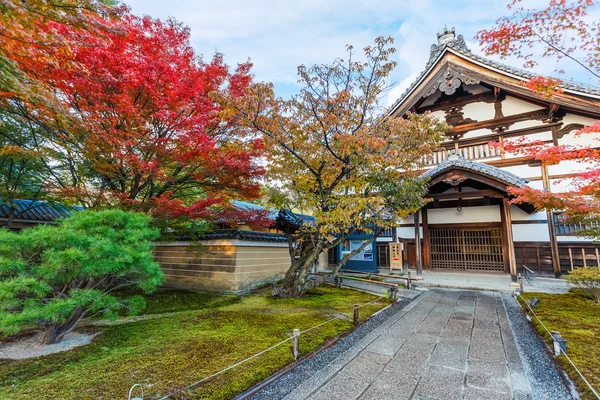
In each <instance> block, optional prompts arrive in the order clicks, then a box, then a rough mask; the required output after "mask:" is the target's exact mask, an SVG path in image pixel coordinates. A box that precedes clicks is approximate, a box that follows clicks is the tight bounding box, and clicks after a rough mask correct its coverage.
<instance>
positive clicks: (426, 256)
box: [421, 208, 431, 269]
mask: <svg viewBox="0 0 600 400" xmlns="http://www.w3.org/2000/svg"><path fill="white" fill-rule="evenodd" d="M421 217H422V221H421V224H422V226H423V268H425V269H430V268H431V244H430V243H429V220H428V218H427V209H426V208H422V209H421Z"/></svg>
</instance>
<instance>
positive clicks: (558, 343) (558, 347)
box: [551, 331, 567, 357]
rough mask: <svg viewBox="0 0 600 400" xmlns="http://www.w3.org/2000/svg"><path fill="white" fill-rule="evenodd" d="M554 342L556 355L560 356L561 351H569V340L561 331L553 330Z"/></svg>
mask: <svg viewBox="0 0 600 400" xmlns="http://www.w3.org/2000/svg"><path fill="white" fill-rule="evenodd" d="M551 334H552V342H553V344H554V356H555V357H558V356H560V353H566V352H567V341H566V340H565V338H563V337H562V336H561V335H560V332H556V331H552V332H551Z"/></svg>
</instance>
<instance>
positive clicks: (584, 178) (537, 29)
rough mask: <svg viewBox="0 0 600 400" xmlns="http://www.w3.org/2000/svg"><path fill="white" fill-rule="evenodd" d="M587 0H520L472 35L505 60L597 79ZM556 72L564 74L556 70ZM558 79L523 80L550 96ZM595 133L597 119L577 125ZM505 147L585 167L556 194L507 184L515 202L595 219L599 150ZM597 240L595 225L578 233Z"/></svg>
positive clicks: (598, 39) (599, 39)
mask: <svg viewBox="0 0 600 400" xmlns="http://www.w3.org/2000/svg"><path fill="white" fill-rule="evenodd" d="M594 5H595V4H594V2H593V1H591V0H576V1H571V2H568V1H555V0H551V1H549V2H548V6H547V7H545V8H542V9H526V8H525V7H524V5H523V2H522V1H521V0H514V1H512V2H511V3H509V9H510V10H511V11H512V15H510V16H507V17H502V18H500V19H499V20H498V21H497V22H496V25H495V26H494V27H493V28H492V29H489V30H482V31H480V32H479V33H478V35H477V38H478V39H479V40H480V43H481V45H482V46H483V48H484V50H485V52H486V53H487V54H488V55H498V56H500V57H503V58H506V57H510V56H516V57H518V58H521V59H523V60H524V64H525V67H528V68H533V67H535V66H536V65H537V63H538V61H537V60H539V59H541V58H549V59H554V60H556V61H560V62H565V61H571V62H573V63H575V64H576V65H578V66H579V67H580V68H581V70H582V71H585V72H586V73H587V74H588V75H589V76H590V77H592V78H593V79H596V80H600V30H599V29H598V27H599V26H600V21H598V20H594V19H593V18H592V17H591V16H590V15H589V13H588V11H589V10H590V9H591V8H592V7H593V6H594ZM557 72H558V73H563V71H562V70H558V71H557ZM560 83H561V80H560V79H557V78H552V77H543V76H538V77H534V78H533V79H531V80H530V81H529V82H527V83H526V86H527V87H529V88H530V89H531V90H532V91H535V92H536V93H538V94H541V95H542V96H546V97H549V98H551V97H552V96H553V95H556V94H557V93H558V92H560V91H561V89H560ZM592 132H600V122H595V123H594V124H592V125H590V126H588V127H585V128H583V129H581V130H580V131H579V132H577V133H576V135H588V134H590V133H592ZM503 148H504V150H505V151H508V152H511V153H514V154H518V155H522V156H528V157H532V158H534V159H536V160H539V161H541V162H542V164H543V165H546V166H547V165H553V164H558V163H559V162H561V161H566V160H571V161H576V162H580V163H582V164H583V165H585V166H586V167H587V170H586V172H583V173H580V174H577V176H576V177H575V178H574V179H573V182H572V185H571V188H570V189H569V190H566V191H564V192H561V193H550V192H546V191H543V190H537V189H533V188H530V187H525V188H522V189H517V188H511V192H512V194H513V195H515V196H516V198H515V200H514V202H528V203H531V204H533V205H534V206H535V207H536V208H537V209H546V210H564V211H565V212H566V215H567V217H568V218H570V220H571V221H573V222H580V221H584V220H587V221H590V220H595V221H599V220H600V151H599V150H597V149H595V148H592V147H586V148H582V147H581V146H574V145H559V146H553V145H551V144H550V145H549V144H545V143H543V142H542V141H527V140H514V141H506V142H505V143H504V145H503ZM580 233H581V234H582V235H587V236H592V237H595V238H600V230H599V229H590V230H586V231H584V232H580Z"/></svg>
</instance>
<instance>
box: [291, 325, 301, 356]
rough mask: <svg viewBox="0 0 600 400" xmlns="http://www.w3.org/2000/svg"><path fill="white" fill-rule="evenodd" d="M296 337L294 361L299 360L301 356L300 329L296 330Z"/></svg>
mask: <svg viewBox="0 0 600 400" xmlns="http://www.w3.org/2000/svg"><path fill="white" fill-rule="evenodd" d="M292 336H293V337H294V339H293V342H294V349H293V353H294V360H297V359H298V356H299V355H300V329H294V333H293V335H292Z"/></svg>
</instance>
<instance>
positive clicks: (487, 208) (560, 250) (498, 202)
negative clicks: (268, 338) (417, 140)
mask: <svg viewBox="0 0 600 400" xmlns="http://www.w3.org/2000/svg"><path fill="white" fill-rule="evenodd" d="M534 76H535V75H533V74H532V73H530V72H526V71H523V70H520V69H517V68H513V67H509V66H507V65H504V64H501V63H498V62H495V61H492V60H489V59H487V58H484V57H481V56H478V55H475V54H473V53H472V52H471V51H470V50H469V48H468V47H467V45H466V43H465V41H464V38H463V37H462V35H458V36H456V35H455V31H454V28H452V29H451V30H444V32H442V33H440V34H438V42H437V44H434V45H432V47H431V53H430V57H429V61H428V62H427V64H426V66H425V69H424V70H423V72H422V73H421V74H420V75H419V77H418V78H417V79H416V81H415V82H414V83H413V84H412V85H411V86H410V87H409V88H408V89H407V90H406V92H405V93H404V94H403V95H402V96H401V97H400V98H399V99H398V100H397V101H396V103H395V104H394V105H393V106H392V107H391V109H390V115H391V116H393V117H398V118H400V117H402V116H403V115H405V113H407V112H409V111H410V112H415V113H424V112H431V113H432V114H433V115H435V116H437V117H439V118H441V119H443V120H445V121H446V122H447V123H448V124H449V125H451V126H452V129H451V130H450V131H449V132H446V140H445V141H444V142H443V143H442V146H441V147H442V149H441V150H439V151H437V152H435V153H434V154H433V156H430V157H428V158H427V159H426V160H425V161H426V164H427V168H426V169H424V170H423V171H422V173H423V174H424V175H425V176H427V177H428V178H429V179H430V181H429V186H428V187H429V192H428V197H429V198H431V199H433V201H431V202H430V203H428V204H427V205H426V206H425V207H423V208H422V209H421V210H420V212H419V213H417V214H415V215H414V218H410V219H409V220H406V221H403V223H402V224H400V226H398V227H397V228H396V229H392V230H389V231H388V232H387V235H385V237H379V238H377V241H376V244H377V246H374V247H376V249H377V254H376V256H374V258H375V259H376V260H377V262H376V264H377V267H378V268H382V267H389V264H390V256H389V252H390V250H389V249H390V247H389V245H388V243H389V242H400V243H402V245H401V248H402V255H403V262H404V267H405V268H406V267H410V268H415V269H417V270H419V271H420V270H421V269H425V270H427V269H435V270H459V271H464V272H466V273H473V272H476V271H485V272H497V273H505V274H510V275H511V276H512V278H513V281H514V280H516V277H517V274H518V273H520V272H522V271H523V266H524V265H525V266H527V267H528V268H530V269H531V270H533V271H535V272H536V273H538V274H540V275H550V276H552V275H554V276H556V277H558V276H560V275H561V274H563V273H565V272H567V271H569V270H571V269H573V268H574V267H578V266H584V265H600V256H599V253H598V251H599V247H600V246H599V245H598V244H596V243H593V242H592V241H591V240H589V239H585V238H582V237H578V236H577V231H578V230H579V229H581V228H583V227H582V226H576V225H572V224H568V223H566V221H565V220H564V219H563V218H561V213H560V210H556V211H555V212H538V211H536V210H535V209H534V208H533V207H532V206H531V205H529V204H517V205H511V204H509V203H510V200H511V197H510V195H509V194H508V192H507V188H508V187H511V186H516V187H523V186H525V185H529V186H530V187H533V188H536V189H544V190H549V191H552V192H555V191H556V192H560V191H561V190H564V188H566V187H567V186H568V185H569V184H570V181H571V180H572V178H573V177H574V175H575V174H576V173H577V172H580V171H583V170H585V168H586V166H585V165H582V164H581V163H575V162H561V163H560V164H557V165H552V166H548V167H545V166H542V165H541V164H540V163H539V162H538V161H536V160H534V159H532V158H528V157H522V156H514V155H510V154H505V153H503V152H502V151H500V149H499V148H498V147H494V146H490V145H489V143H490V142H499V143H502V142H503V141H505V140H514V139H518V138H525V139H528V140H542V141H545V142H546V143H548V144H554V145H562V144H570V145H573V144H575V145H582V146H588V147H589V146H598V145H599V144H598V142H597V139H599V138H600V134H598V135H594V134H590V135H582V136H577V135H576V134H575V132H576V131H577V130H578V129H580V128H582V127H583V126H586V125H590V124H592V123H593V122H594V121H596V120H597V119H599V118H600V89H598V88H594V87H589V86H585V85H580V84H573V83H567V82H565V83H563V84H562V92H561V93H558V94H556V95H555V96H553V97H552V98H551V99H547V98H543V97H541V96H539V95H537V94H535V93H533V92H531V91H530V90H528V89H527V88H526V87H525V86H524V84H523V83H524V82H527V81H528V80H530V79H531V78H532V77H534ZM415 228H417V229H415Z"/></svg>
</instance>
